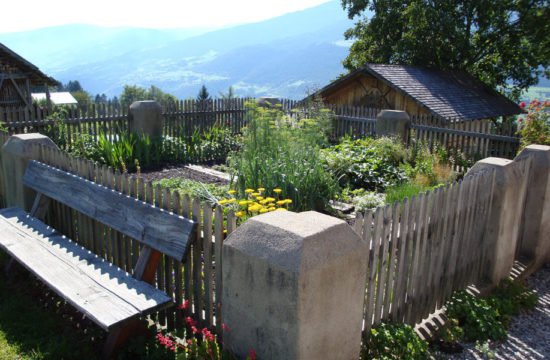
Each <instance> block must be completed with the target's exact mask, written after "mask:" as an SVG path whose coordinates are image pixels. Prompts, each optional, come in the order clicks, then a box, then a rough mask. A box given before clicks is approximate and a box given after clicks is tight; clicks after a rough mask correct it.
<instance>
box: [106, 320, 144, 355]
mask: <svg viewBox="0 0 550 360" xmlns="http://www.w3.org/2000/svg"><path fill="white" fill-rule="evenodd" d="M148 332H149V330H148V329H147V324H146V322H145V321H144V320H140V319H133V320H130V321H129V322H128V323H127V324H125V325H124V326H122V327H120V328H117V329H114V330H112V331H111V332H110V333H109V335H107V340H106V341H105V345H104V346H103V357H104V358H105V359H113V358H116V355H117V353H118V351H119V350H120V348H121V346H122V345H124V344H125V343H126V342H127V341H128V340H129V339H130V338H131V337H133V336H140V335H147V334H148Z"/></svg>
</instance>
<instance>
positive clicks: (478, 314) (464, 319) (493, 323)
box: [445, 291, 506, 341]
mask: <svg viewBox="0 0 550 360" xmlns="http://www.w3.org/2000/svg"><path fill="white" fill-rule="evenodd" d="M445 307H446V314H447V316H448V317H449V318H454V319H456V320H458V324H459V326H460V327H462V328H463V330H464V338H465V339H466V340H468V341H475V340H481V341H484V340H503V339H505V338H506V327H505V326H504V324H503V322H502V321H501V320H502V317H501V316H500V314H499V312H498V309H497V308H495V307H493V306H491V304H490V302H489V301H488V300H487V299H484V298H481V297H476V296H474V295H471V294H469V293H467V292H466V291H458V292H456V293H455V294H453V296H452V297H451V299H450V300H449V301H448V302H447V304H446V305H445Z"/></svg>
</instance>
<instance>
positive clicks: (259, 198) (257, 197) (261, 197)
mask: <svg viewBox="0 0 550 360" xmlns="http://www.w3.org/2000/svg"><path fill="white" fill-rule="evenodd" d="M263 199H264V197H263V196H256V200H258V201H260V200H263Z"/></svg>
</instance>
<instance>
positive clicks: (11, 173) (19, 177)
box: [0, 133, 57, 211]
mask: <svg viewBox="0 0 550 360" xmlns="http://www.w3.org/2000/svg"><path fill="white" fill-rule="evenodd" d="M36 144H42V145H45V146H50V147H52V148H55V149H57V145H55V143H54V142H53V141H52V140H51V139H50V138H49V137H47V136H44V135H42V134H38V133H32V134H20V135H13V136H10V138H9V139H8V141H6V143H5V144H4V146H2V152H1V154H2V156H1V163H2V174H0V175H1V176H2V178H3V181H2V184H3V186H4V195H5V199H4V200H5V203H6V204H5V205H6V207H10V206H17V207H19V208H21V209H24V210H26V211H30V209H31V207H32V203H33V201H34V197H35V193H34V191H32V190H29V189H27V188H25V186H23V175H24V174H25V170H26V169H27V164H28V163H29V161H30V160H36V157H35V156H36V154H34V151H33V150H34V149H36V147H35V145H36Z"/></svg>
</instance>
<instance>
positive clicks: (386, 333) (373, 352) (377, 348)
mask: <svg viewBox="0 0 550 360" xmlns="http://www.w3.org/2000/svg"><path fill="white" fill-rule="evenodd" d="M361 359H365V360H367V359H380V360H385V359H387V360H390V359H411V360H413V359H414V360H416V359H419V360H420V359H429V352H428V343H427V342H425V341H424V340H422V339H420V337H418V335H417V334H416V333H415V331H414V329H413V328H412V327H411V326H410V325H404V324H391V323H381V324H380V325H378V326H377V327H376V328H373V329H371V331H370V334H369V335H368V336H367V337H366V338H365V339H363V347H362V349H361Z"/></svg>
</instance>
